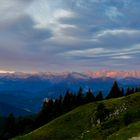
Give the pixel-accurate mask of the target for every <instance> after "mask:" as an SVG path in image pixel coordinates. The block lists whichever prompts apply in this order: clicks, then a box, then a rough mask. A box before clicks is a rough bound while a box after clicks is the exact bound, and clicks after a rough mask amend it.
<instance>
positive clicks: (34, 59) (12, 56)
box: [0, 0, 140, 71]
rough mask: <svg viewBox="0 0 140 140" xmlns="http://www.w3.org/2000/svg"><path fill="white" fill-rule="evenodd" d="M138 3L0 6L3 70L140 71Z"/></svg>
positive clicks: (94, 0)
mask: <svg viewBox="0 0 140 140" xmlns="http://www.w3.org/2000/svg"><path fill="white" fill-rule="evenodd" d="M139 7H140V2H139V1H137V0H121V1H114V0H86V1H85V0H76V1H75V0H55V1H53V0H39V1H38V0H24V1H23V0H6V1H4V0H0V15H1V19H0V30H1V32H0V69H7V70H9V69H11V70H14V71H86V70H98V69H118V70H130V69H136V70H139V69H140V65H139V58H140V55H139V54H140V19H139V15H140V10H139Z"/></svg>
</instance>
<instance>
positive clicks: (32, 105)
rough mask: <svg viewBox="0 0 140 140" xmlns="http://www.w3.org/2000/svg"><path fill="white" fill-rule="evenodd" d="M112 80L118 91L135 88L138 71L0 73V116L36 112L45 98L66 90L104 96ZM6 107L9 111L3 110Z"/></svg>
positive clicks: (138, 79)
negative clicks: (81, 89)
mask: <svg viewBox="0 0 140 140" xmlns="http://www.w3.org/2000/svg"><path fill="white" fill-rule="evenodd" d="M115 80H117V81H118V83H119V86H120V88H121V87H123V88H125V89H126V88H127V87H137V86H139V85H140V72H138V71H133V72H123V71H100V72H83V73H77V72H65V73H34V74H26V73H21V72H20V73H19V72H14V73H0V103H1V106H0V114H3V115H5V114H8V113H11V112H10V111H12V110H16V111H15V112H16V113H15V112H14V111H13V113H15V114H16V115H18V114H19V115H26V114H29V113H36V112H38V111H39V110H40V109H41V106H42V103H43V101H44V100H45V99H46V98H52V99H55V98H58V97H59V96H60V95H62V96H63V95H64V94H65V92H66V90H70V91H72V92H77V91H78V90H79V87H82V88H83V91H84V92H86V91H87V90H88V88H90V89H91V90H92V91H93V93H94V94H97V93H98V91H99V90H102V91H103V94H104V96H106V95H107V94H108V92H109V90H110V88H111V86H112V84H113V82H114V81H115ZM6 105H7V106H8V107H9V106H11V107H12V110H10V109H8V110H7V109H5V110H3V106H6ZM13 108H15V109H13ZM17 110H20V111H19V113H18V111H17Z"/></svg>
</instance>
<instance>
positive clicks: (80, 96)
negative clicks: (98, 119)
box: [0, 81, 140, 140]
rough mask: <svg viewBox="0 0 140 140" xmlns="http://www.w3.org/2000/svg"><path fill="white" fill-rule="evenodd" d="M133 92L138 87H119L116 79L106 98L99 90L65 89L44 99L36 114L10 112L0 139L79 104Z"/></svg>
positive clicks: (18, 133)
mask: <svg viewBox="0 0 140 140" xmlns="http://www.w3.org/2000/svg"><path fill="white" fill-rule="evenodd" d="M135 92H140V88H127V89H126V90H124V89H123V88H121V89H120V88H119V86H118V84H117V82H116V81H115V82H114V84H113V86H112V88H111V89H110V92H109V94H108V95H107V97H106V98H104V97H103V93H102V91H99V92H98V94H97V95H96V96H95V95H94V93H93V92H92V91H91V89H88V91H87V92H86V93H84V92H83V89H82V87H80V88H79V91H78V92H77V93H72V92H71V91H69V90H67V91H66V94H65V96H64V97H62V96H60V97H59V98H58V99H55V100H53V99H47V100H45V101H44V103H43V106H42V109H41V111H40V112H39V113H38V114H37V115H36V116H28V117H19V118H15V117H14V115H13V114H10V115H9V116H8V117H7V119H6V121H5V125H4V127H3V129H2V130H1V131H0V139H1V140H2V139H3V140H7V139H9V138H11V137H14V136H17V135H21V134H25V133H28V132H30V131H32V130H34V129H36V128H38V127H40V126H42V125H44V124H46V123H48V122H50V121H51V120H53V119H55V118H57V117H59V116H61V115H63V114H65V113H67V112H69V111H71V110H72V109H74V108H76V107H78V106H80V105H84V104H87V103H90V102H97V101H102V100H104V99H110V98H118V97H122V96H127V95H130V94H133V93H135Z"/></svg>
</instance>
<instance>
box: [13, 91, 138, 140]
mask: <svg viewBox="0 0 140 140" xmlns="http://www.w3.org/2000/svg"><path fill="white" fill-rule="evenodd" d="M103 103H104V104H105V106H106V108H108V109H109V110H111V113H110V114H114V112H115V115H112V116H111V117H109V118H108V119H107V120H106V121H105V122H104V123H101V124H99V125H95V122H93V121H92V120H93V118H94V116H95V115H94V114H95V112H96V108H97V104H98V103H90V104H87V105H83V106H80V107H78V108H76V109H74V110H73V111H71V112H69V113H67V114H65V115H63V116H61V117H59V118H57V119H55V120H53V121H51V122H50V123H48V124H46V125H44V126H43V127H41V128H39V129H37V130H35V131H33V132H31V133H29V134H27V135H25V136H22V137H17V138H15V139H14V140H79V139H85V140H92V139H93V140H94V139H95V140H102V139H106V138H109V140H115V139H116V140H121V139H120V138H121V137H123V140H125V139H124V137H126V139H127V138H130V137H132V136H136V135H137V134H138V133H139V132H140V122H139V123H134V124H131V125H129V126H128V127H126V126H125V124H124V120H123V116H124V113H126V112H127V111H129V112H131V111H133V110H137V109H139V108H140V93H137V94H133V95H130V96H127V97H122V98H117V99H111V100H105V101H103ZM122 108H125V109H124V110H123V109H122ZM126 108H127V109H126ZM117 110H118V111H119V113H118V114H117V112H116V111H117ZM129 127H130V129H129ZM121 128H123V129H121ZM134 128H136V129H135V131H132V132H133V133H130V132H131V129H133V130H134ZM118 130H119V131H118ZM126 130H128V131H126ZM117 131H118V133H117ZM124 133H125V135H124ZM117 137H118V139H117Z"/></svg>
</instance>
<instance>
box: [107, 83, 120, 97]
mask: <svg viewBox="0 0 140 140" xmlns="http://www.w3.org/2000/svg"><path fill="white" fill-rule="evenodd" d="M121 96H122V95H121V92H120V89H119V86H118V83H117V82H116V81H115V82H114V84H113V86H112V88H111V90H110V92H109V94H108V96H107V99H110V98H118V97H121Z"/></svg>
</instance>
